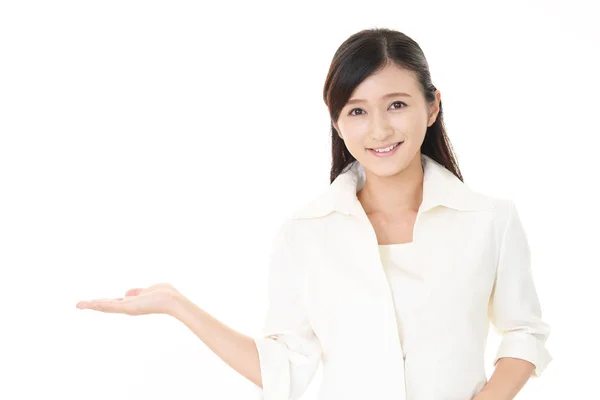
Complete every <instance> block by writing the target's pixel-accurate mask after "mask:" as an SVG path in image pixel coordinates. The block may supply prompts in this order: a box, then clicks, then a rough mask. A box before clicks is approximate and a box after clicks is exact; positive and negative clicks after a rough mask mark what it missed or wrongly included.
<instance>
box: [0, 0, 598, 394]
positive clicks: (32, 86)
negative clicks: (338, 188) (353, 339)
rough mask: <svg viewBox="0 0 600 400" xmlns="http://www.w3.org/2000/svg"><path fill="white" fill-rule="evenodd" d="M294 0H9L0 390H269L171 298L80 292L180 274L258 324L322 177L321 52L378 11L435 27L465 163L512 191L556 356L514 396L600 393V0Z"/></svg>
mask: <svg viewBox="0 0 600 400" xmlns="http://www.w3.org/2000/svg"><path fill="white" fill-rule="evenodd" d="M295 3H296V4H293V5H292V4H290V3H288V2H275V1H273V2H265V1H254V2H242V1H238V2H214V3H213V4H210V3H202V4H201V3H200V2H156V1H103V2H91V1H52V2H50V1H38V2H30V1H3V2H2V3H0V268H1V269H0V326H1V327H0V399H11V400H20V399H35V398H57V399H58V398H61V399H86V400H94V399H111V400H120V399H132V400H133V399H144V400H150V399H165V398H170V399H178V400H184V399H234V398H235V399H242V398H256V396H257V395H258V389H257V388H256V387H254V385H253V384H252V383H251V382H249V381H247V380H246V379H245V378H244V377H242V376H241V375H238V374H237V373H236V372H235V371H234V370H233V369H231V368H230V367H229V366H228V365H226V364H225V363H224V362H222V361H221V360H220V359H219V358H218V357H217V356H216V355H215V354H213V353H212V352H211V351H210V350H209V349H208V348H207V347H206V346H205V345H204V344H203V343H202V342H201V341H200V340H199V339H198V338H197V337H196V336H194V335H193V334H192V333H191V331H189V330H188V329H187V328H186V327H185V326H184V325H183V324H181V323H180V322H178V321H177V320H175V319H173V318H170V317H167V316H156V315H152V316H142V317H129V316H125V315H117V314H103V313H99V312H95V311H90V310H78V309H76V308H75V304H76V303H77V302H78V301H80V300H86V299H92V298H98V297H119V296H121V295H123V294H124V292H125V291H126V290H127V289H129V288H131V287H138V286H146V285H150V284H153V283H157V282H163V281H166V282H170V283H172V284H173V285H174V286H175V287H177V288H178V289H179V290H180V291H182V292H183V293H184V294H185V295H187V296H188V297H189V298H190V299H192V300H193V301H194V302H195V303H197V304H198V305H199V306H201V307H202V308H204V309H205V310H207V311H208V312H210V313H211V314H213V315H214V316H216V317H217V318H219V319H220V320H221V321H223V322H225V323H226V324H228V325H229V326H231V327H233V328H235V329H238V330H240V331H242V332H244V333H246V334H249V335H255V334H258V333H259V332H260V329H261V327H262V322H263V319H264V315H265V312H266V306H267V304H266V301H267V298H266V285H267V279H266V278H267V269H266V268H267V264H268V255H269V251H270V245H271V240H272V238H273V235H274V233H275V229H276V228H277V227H278V226H279V224H281V223H282V221H283V219H284V218H286V217H287V216H288V215H289V213H290V212H292V211H293V210H295V209H296V208H297V207H298V206H300V205H301V204H303V203H304V202H305V201H307V200H309V199H310V198H312V197H313V196H314V195H315V194H316V193H317V192H318V191H320V190H322V189H323V188H325V187H326V186H327V185H328V183H329V181H328V177H329V168H330V143H329V141H330V136H329V135H330V133H329V130H328V129H329V120H328V115H327V110H326V108H325V105H324V103H323V101H322V98H321V96H322V93H321V91H322V86H323V82H324V79H325V75H326V72H327V69H328V66H329V62H330V61H331V58H332V56H333V53H334V51H335V50H336V48H337V47H338V46H339V45H340V44H341V43H342V42H343V41H344V40H345V39H346V38H347V37H348V36H349V35H351V34H352V33H354V32H356V31H359V30H361V29H365V28H371V27H388V28H392V29H397V30H400V31H403V32H404V33H406V34H408V35H409V36H411V37H413V39H415V40H416V41H417V42H418V43H419V44H420V45H421V47H422V48H423V50H424V51H425V55H426V56H427V58H428V60H429V63H430V67H431V72H432V75H433V81H434V84H435V85H436V86H437V87H438V88H439V89H440V90H441V93H442V101H443V106H444V112H445V118H446V122H447V127H448V131H449V135H450V137H451V140H452V141H453V144H454V147H455V150H456V152H457V154H458V157H459V162H460V166H461V169H462V171H463V174H464V176H465V179H466V182H467V183H468V184H469V185H470V186H471V187H473V188H475V189H477V190H479V191H481V192H484V193H487V194H490V195H496V196H504V197H509V198H512V199H513V200H514V201H515V203H516V205H517V207H518V209H519V212H520V215H521V217H522V220H523V223H524V225H525V228H526V230H527V232H528V237H529V239H530V244H531V249H532V253H533V261H534V265H533V270H534V277H535V280H536V284H537V288H538V292H539V297H540V300H541V302H542V309H543V313H544V315H543V316H544V319H545V320H546V321H547V322H548V323H549V324H550V325H551V327H552V334H551V335H550V338H549V340H548V346H549V349H550V351H551V353H552V355H553V357H554V361H553V362H552V363H551V364H550V366H549V367H548V369H547V370H546V371H545V373H544V375H543V376H542V377H541V378H539V379H537V380H531V381H530V382H529V383H528V384H527V386H526V387H525V389H524V390H523V391H522V392H521V394H520V395H519V396H518V397H517V398H518V399H548V398H552V399H559V398H561V399H567V398H568V399H575V398H583V397H585V398H597V397H596V396H598V392H599V389H598V383H597V375H598V372H600V367H599V366H598V360H599V356H600V348H599V345H598V343H599V342H598V340H597V338H596V337H597V330H595V328H596V325H597V320H596V316H597V315H598V306H599V303H600V302H599V300H598V296H597V293H598V283H597V277H598V268H599V267H600V263H599V262H598V256H597V255H596V249H597V240H598V238H599V235H598V224H599V222H600V216H599V214H600V211H599V210H600V208H599V207H598V202H599V201H600V198H599V195H598V186H599V185H598V182H599V181H600V179H598V174H599V172H600V170H599V167H598V164H597V162H596V160H595V157H596V156H597V154H598V146H599V145H600V141H599V140H598V135H599V134H600V128H599V124H598V119H597V118H598V100H597V98H598V93H599V89H600V82H599V78H598V75H597V71H598V70H600V62H599V57H598V48H599V45H598V43H599V42H598V40H599V39H600V32H599V30H598V28H597V26H598V25H597V19H598V11H594V10H593V9H594V7H597V5H595V4H594V2H592V1H569V2H566V3H565V2H557V1H541V0H540V1H523V0H519V1H513V2H507V1H502V2H475V1H472V2H466V1H460V2H459V1H454V2H444V1H435V2H434V1H428V2H416V1H410V2H409V1H378V2H377V1H369V2H365V1H362V2H351V1H339V2H327V3H326V4H325V3H320V2H319V4H317V3H315V4H312V5H311V4H310V3H305V2H295ZM450 3H451V4H450ZM586 4H587V5H586ZM497 344H498V338H497V337H495V336H494V334H493V333H492V335H491V336H490V341H489V352H488V353H489V354H488V359H489V363H488V367H489V373H491V372H492V366H491V361H492V357H493V355H494V353H495V350H496V346H497ZM319 383H320V370H319V373H318V375H317V377H316V378H315V380H314V381H313V383H312V384H311V386H310V387H309V389H308V391H307V392H306V395H305V396H304V397H303V399H314V398H315V397H316V393H317V390H318V386H319Z"/></svg>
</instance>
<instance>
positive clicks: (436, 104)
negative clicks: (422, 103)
mask: <svg viewBox="0 0 600 400" xmlns="http://www.w3.org/2000/svg"><path fill="white" fill-rule="evenodd" d="M440 101H441V94H440V91H439V90H436V91H435V99H434V100H433V101H432V102H431V103H429V118H428V119H427V127H430V126H431V125H433V123H434V122H435V120H436V119H437V116H438V114H439V112H440Z"/></svg>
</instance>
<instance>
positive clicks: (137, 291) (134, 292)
mask: <svg viewBox="0 0 600 400" xmlns="http://www.w3.org/2000/svg"><path fill="white" fill-rule="evenodd" d="M143 290H144V289H142V288H133V289H129V290H128V291H127V292H126V293H125V297H129V296H137V295H138V294H140V293H141V292H142V291H143Z"/></svg>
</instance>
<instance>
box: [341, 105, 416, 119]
mask: <svg viewBox="0 0 600 400" xmlns="http://www.w3.org/2000/svg"><path fill="white" fill-rule="evenodd" d="M396 103H400V104H402V107H400V109H402V108H404V107H406V103H405V102H403V101H395V102H393V103H392V105H393V104H396ZM354 110H362V109H361V108H353V109H352V110H350V112H349V113H348V115H350V116H351V117H357V116H358V115H352V112H353V111H354ZM396 110H399V109H398V108H396Z"/></svg>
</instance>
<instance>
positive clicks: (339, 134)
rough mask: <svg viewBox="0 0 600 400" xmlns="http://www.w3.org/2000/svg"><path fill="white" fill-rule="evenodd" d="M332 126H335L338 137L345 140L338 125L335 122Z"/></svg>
mask: <svg viewBox="0 0 600 400" xmlns="http://www.w3.org/2000/svg"><path fill="white" fill-rule="evenodd" d="M331 125H333V128H334V129H335V130H336V132H337V134H338V136H339V137H340V139H342V140H344V137H343V136H342V132H340V128H339V127H338V124H336V123H335V122H333V121H331Z"/></svg>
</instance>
